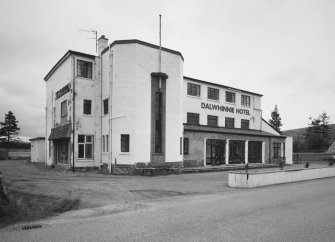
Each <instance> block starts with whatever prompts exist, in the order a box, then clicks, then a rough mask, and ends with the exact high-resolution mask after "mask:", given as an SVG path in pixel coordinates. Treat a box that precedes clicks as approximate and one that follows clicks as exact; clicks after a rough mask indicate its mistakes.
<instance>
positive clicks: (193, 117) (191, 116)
mask: <svg viewBox="0 0 335 242" xmlns="http://www.w3.org/2000/svg"><path fill="white" fill-rule="evenodd" d="M187 123H188V124H196V125H198V124H199V114H198V113H187Z"/></svg>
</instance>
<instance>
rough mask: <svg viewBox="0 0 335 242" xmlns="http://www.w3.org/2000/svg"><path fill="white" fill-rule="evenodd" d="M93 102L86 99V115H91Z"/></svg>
mask: <svg viewBox="0 0 335 242" xmlns="http://www.w3.org/2000/svg"><path fill="white" fill-rule="evenodd" d="M91 109H92V101H91V100H86V99H84V114H88V115H90V114H91Z"/></svg>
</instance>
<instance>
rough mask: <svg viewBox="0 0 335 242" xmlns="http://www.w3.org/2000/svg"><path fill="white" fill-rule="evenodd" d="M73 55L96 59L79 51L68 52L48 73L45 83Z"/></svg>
mask: <svg viewBox="0 0 335 242" xmlns="http://www.w3.org/2000/svg"><path fill="white" fill-rule="evenodd" d="M71 55H79V56H82V57H86V58H90V59H95V57H96V56H95V55H90V54H86V53H82V52H78V51H73V50H68V51H67V52H66V53H65V55H63V57H62V58H60V60H59V61H58V62H57V63H56V64H55V65H54V66H53V67H52V68H51V70H50V71H49V72H48V74H47V75H46V76H45V77H44V81H47V80H48V79H49V78H50V76H51V75H52V74H53V73H54V72H55V71H56V70H57V69H58V68H59V67H60V66H61V65H62V64H63V63H64V62H65V61H66V60H67V59H68V58H69V57H70V56H71Z"/></svg>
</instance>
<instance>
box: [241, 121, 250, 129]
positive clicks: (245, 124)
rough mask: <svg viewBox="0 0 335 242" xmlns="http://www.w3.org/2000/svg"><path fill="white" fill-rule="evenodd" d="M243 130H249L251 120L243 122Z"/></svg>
mask: <svg viewBox="0 0 335 242" xmlns="http://www.w3.org/2000/svg"><path fill="white" fill-rule="evenodd" d="M241 129H249V120H246V119H242V120H241Z"/></svg>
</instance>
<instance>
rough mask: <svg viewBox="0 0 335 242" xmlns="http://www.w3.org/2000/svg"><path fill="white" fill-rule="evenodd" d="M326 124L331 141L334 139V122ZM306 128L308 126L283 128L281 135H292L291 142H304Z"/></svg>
mask: <svg viewBox="0 0 335 242" xmlns="http://www.w3.org/2000/svg"><path fill="white" fill-rule="evenodd" d="M328 126H329V128H330V133H329V135H330V138H331V141H332V142H333V141H334V140H335V124H329V125H328ZM307 128H308V127H304V128H299V129H289V130H284V131H282V132H283V135H285V136H291V137H293V143H300V144H304V143H305V139H306V135H307V131H306V130H307Z"/></svg>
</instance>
